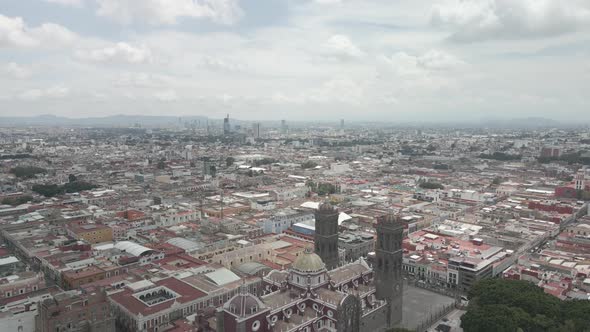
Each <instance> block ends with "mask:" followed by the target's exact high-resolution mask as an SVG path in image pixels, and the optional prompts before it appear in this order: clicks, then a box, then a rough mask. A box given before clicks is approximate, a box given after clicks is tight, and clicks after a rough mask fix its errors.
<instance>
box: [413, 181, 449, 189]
mask: <svg viewBox="0 0 590 332" xmlns="http://www.w3.org/2000/svg"><path fill="white" fill-rule="evenodd" d="M419 187H420V188H422V189H445V186H443V185H442V184H440V183H438V182H430V181H428V182H422V183H420V184H419Z"/></svg>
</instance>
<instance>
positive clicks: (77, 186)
mask: <svg viewBox="0 0 590 332" xmlns="http://www.w3.org/2000/svg"><path fill="white" fill-rule="evenodd" d="M94 188H98V186H96V185H94V184H92V183H88V182H84V181H75V182H68V183H66V184H64V185H63V186H60V185H57V184H36V185H34V186H33V191H34V192H36V193H38V194H39V195H43V196H45V197H53V196H57V195H62V194H65V193H76V192H80V191H84V190H92V189H94Z"/></svg>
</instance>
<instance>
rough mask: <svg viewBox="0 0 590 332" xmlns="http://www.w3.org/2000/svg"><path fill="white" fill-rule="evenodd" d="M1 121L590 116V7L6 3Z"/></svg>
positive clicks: (390, 2) (456, 2)
mask: <svg viewBox="0 0 590 332" xmlns="http://www.w3.org/2000/svg"><path fill="white" fill-rule="evenodd" d="M0 50H1V52H0V117H12V116H37V115H45V114H53V115H56V116H65V117H73V118H84V117H104V116H110V115H120V114H124V115H153V116H158V115H164V116H180V117H182V116H207V117H211V118H222V117H223V116H225V114H228V113H229V114H230V116H231V117H233V118H238V119H241V120H250V119H252V120H272V121H277V120H281V119H287V120H290V121H335V119H340V118H344V119H346V121H350V122H353V121H384V122H437V121H440V122H478V121H483V120H485V119H499V120H508V119H514V118H527V117H542V118H546V119H552V120H556V121H560V122H562V123H588V122H590V112H588V111H587V108H588V102H587V96H586V94H587V88H584V87H585V86H589V85H590V60H589V59H590V1H587V0H569V1H559V0H538V1H533V0H522V1H510V0H467V1H461V0H435V1H421V0H402V1H396V0H257V1H248V0H201V1H191V0H142V1H133V0H7V1H4V2H3V5H2V7H0Z"/></svg>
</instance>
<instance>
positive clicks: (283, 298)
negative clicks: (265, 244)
mask: <svg viewBox="0 0 590 332" xmlns="http://www.w3.org/2000/svg"><path fill="white" fill-rule="evenodd" d="M376 230H377V242H376V245H375V254H376V259H375V263H374V264H373V266H372V267H371V266H369V265H368V264H367V262H365V260H364V259H362V258H361V259H359V260H358V261H356V262H352V263H348V264H345V265H341V266H339V264H338V211H337V210H336V209H334V208H333V207H332V206H331V205H330V204H328V203H324V204H322V205H321V206H320V208H319V210H318V211H317V212H316V233H315V241H314V242H315V243H314V249H313V250H312V249H311V248H308V249H306V250H305V252H304V253H302V254H300V256H299V257H298V258H297V259H296V260H295V262H293V264H292V266H291V268H290V269H289V270H288V271H277V270H273V271H271V272H269V273H268V274H267V275H266V276H265V277H264V278H263V288H264V289H263V292H262V293H263V294H262V295H261V296H255V295H253V294H250V293H248V291H247V289H246V287H245V286H244V287H242V288H241V289H240V292H239V294H236V295H235V296H234V297H232V298H231V299H230V300H229V301H227V302H226V303H225V304H224V305H223V306H222V307H221V308H219V309H218V311H217V331H218V332H271V331H272V332H279V331H284V332H286V331H301V332H312V331H326V332H328V331H338V332H358V331H376V332H379V331H385V330H387V329H389V328H391V327H394V326H395V325H397V324H399V323H401V319H402V295H403V290H402V279H401V278H402V277H401V264H402V249H401V243H402V232H403V227H402V224H401V223H400V222H399V220H398V219H396V217H395V216H393V215H389V216H385V217H383V218H381V219H380V220H379V222H378V225H377V227H376Z"/></svg>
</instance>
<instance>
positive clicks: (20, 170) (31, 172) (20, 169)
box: [10, 166, 47, 179]
mask: <svg viewBox="0 0 590 332" xmlns="http://www.w3.org/2000/svg"><path fill="white" fill-rule="evenodd" d="M10 173H12V174H14V175H15V176H16V177H17V178H19V179H32V178H34V177H35V176H36V175H37V174H45V173H47V170H46V169H45V168H41V167H36V166H17V167H15V168H12V169H11V170H10Z"/></svg>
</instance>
